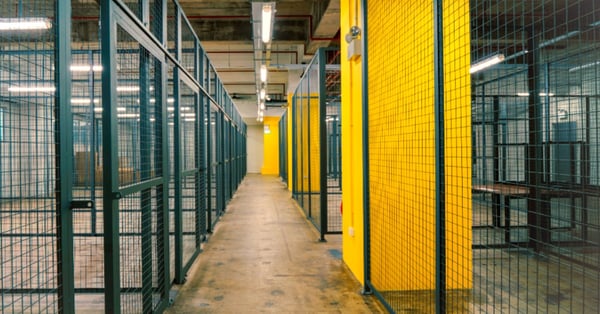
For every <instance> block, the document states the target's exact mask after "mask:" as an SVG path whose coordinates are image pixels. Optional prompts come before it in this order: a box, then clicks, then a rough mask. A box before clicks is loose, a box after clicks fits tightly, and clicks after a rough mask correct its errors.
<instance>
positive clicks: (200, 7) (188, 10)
mask: <svg viewBox="0 0 600 314" xmlns="http://www.w3.org/2000/svg"><path fill="white" fill-rule="evenodd" d="M179 3H180V5H181V7H182V8H183V10H184V12H185V14H186V16H187V17H188V19H189V21H190V24H191V25H192V27H193V28H194V30H195V32H196V34H197V35H198V37H199V39H200V41H201V43H202V46H203V47H204V49H205V51H206V52H207V54H208V56H209V58H210V60H211V61H212V63H213V65H214V66H215V68H216V70H217V72H218V73H219V76H220V78H221V80H222V81H223V84H224V85H225V88H226V89H227V91H228V92H229V94H230V95H232V97H233V100H234V103H235V104H236V106H237V107H238V109H239V111H240V113H241V115H242V117H243V118H244V120H245V121H246V123H247V124H256V123H257V122H256V115H257V87H256V86H257V84H256V77H257V75H256V73H255V72H256V67H255V62H254V61H255V60H254V59H255V58H256V55H255V53H254V52H255V50H254V49H255V47H254V46H255V45H254V41H253V17H252V2H251V1H248V0H180V1H179ZM275 10H276V11H275V19H274V26H273V35H272V42H271V46H270V52H269V53H267V52H266V51H265V49H261V50H262V52H259V54H258V55H259V56H260V55H262V57H259V58H262V60H263V61H264V63H267V64H269V66H268V70H269V75H268V84H267V88H266V90H267V95H268V98H270V99H271V102H267V111H266V112H265V115H266V116H278V115H281V113H282V112H283V109H281V107H282V106H284V105H285V100H286V98H287V94H288V93H289V92H290V91H293V89H294V88H295V86H293V85H294V82H296V81H297V79H298V78H299V76H300V75H301V73H302V69H303V66H302V64H306V63H308V62H310V60H311V58H312V56H313V54H314V53H315V51H316V50H317V49H318V48H320V47H327V46H331V45H334V46H339V29H340V27H339V25H340V20H339V19H340V8H339V0H277V1H275ZM254 23H258V21H254ZM290 76H291V77H292V79H291V80H290Z"/></svg>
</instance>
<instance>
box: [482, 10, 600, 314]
mask: <svg viewBox="0 0 600 314" xmlns="http://www.w3.org/2000/svg"><path fill="white" fill-rule="evenodd" d="M471 12H472V23H471V25H472V27H471V41H472V43H473V44H472V52H471V58H472V64H473V65H472V67H471V72H472V73H473V74H472V78H473V90H472V95H473V96H472V101H473V113H472V120H473V144H474V150H473V153H474V157H473V179H474V183H473V184H474V191H475V192H477V193H474V194H473V220H474V221H473V241H474V243H473V245H474V250H473V266H474V281H473V283H474V295H475V296H477V297H478V298H480V299H482V300H484V301H485V302H484V303H483V304H481V305H478V306H477V307H476V308H478V309H482V310H486V311H526V312H586V311H590V312H595V311H598V309H599V308H600V300H599V298H598V293H599V291H600V283H599V280H598V278H599V277H598V276H599V274H600V273H599V270H600V268H599V265H600V254H599V252H600V251H599V249H600V238H599V237H598V234H599V230H600V227H599V224H598V222H599V221H598V217H599V215H598V207H597V195H598V179H597V171H596V170H595V169H596V168H597V167H596V165H597V164H598V162H597V160H598V154H597V153H596V152H597V150H596V148H595V147H597V146H598V139H597V137H596V135H595V134H596V133H597V132H596V122H595V121H596V116H597V110H596V109H595V108H596V102H597V101H596V99H597V95H598V86H597V85H598V84H597V82H598V75H597V62H596V60H598V57H599V55H598V53H597V52H596V51H597V46H598V44H597V39H598V38H599V37H598V36H599V33H598V29H597V26H596V25H597V21H598V20H600V6H599V5H598V3H596V2H595V1H551V2H547V3H544V4H539V5H528V4H525V3H505V4H496V3H490V2H489V1H472V2H471ZM506 13H510V14H506ZM595 23H596V24H595ZM496 58H497V59H502V60H501V61H502V62H500V64H497V65H494V66H488V67H481V66H480V67H479V68H475V70H474V66H475V65H478V64H479V65H480V64H482V63H481V62H482V61H485V60H495V59H496ZM488 274H495V275H494V276H489V275H488ZM532 299H534V300H535V302H531V300H532Z"/></svg>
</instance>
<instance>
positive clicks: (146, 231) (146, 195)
mask: <svg viewBox="0 0 600 314" xmlns="http://www.w3.org/2000/svg"><path fill="white" fill-rule="evenodd" d="M139 56H140V61H139V63H140V64H139V67H140V77H139V80H140V82H139V86H141V88H140V95H139V96H140V108H139V112H140V132H139V141H140V154H139V158H140V174H141V176H140V179H141V181H146V180H148V179H150V170H151V169H150V164H151V163H150V156H151V154H150V148H151V142H152V139H151V138H150V134H149V132H147V131H146V130H149V129H150V112H149V110H148V109H149V107H150V95H149V91H150V88H149V87H150V84H149V83H150V64H149V61H150V60H149V58H148V55H147V53H146V52H145V50H144V49H140V52H139ZM151 197H152V192H151V188H150V187H147V188H145V189H143V190H141V193H140V196H139V198H140V211H141V222H140V228H141V233H142V234H141V252H140V260H141V261H142V287H143V288H144V292H145V293H143V294H142V310H143V312H144V313H148V311H150V312H151V311H152V294H151V293H149V292H150V290H151V289H152V262H151V259H152V224H151V223H150V222H151V221H152V202H151Z"/></svg>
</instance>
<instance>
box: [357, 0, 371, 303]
mask: <svg viewBox="0 0 600 314" xmlns="http://www.w3.org/2000/svg"><path fill="white" fill-rule="evenodd" d="M367 1H368V0H361V1H360V6H361V13H360V16H361V19H362V27H363V31H362V35H361V42H362V51H363V53H362V66H361V72H362V80H361V89H362V106H361V109H362V146H363V147H362V159H363V160H362V167H363V190H362V192H363V204H362V205H363V229H364V231H363V274H364V282H365V284H364V286H363V291H362V293H363V294H371V293H373V289H372V288H371V245H370V244H371V243H370V241H371V229H370V228H371V222H370V221H371V216H370V207H369V206H370V190H369V62H368V61H369V57H368V56H369V54H368V52H369V45H368V43H369V41H368V34H369V32H368V16H369V15H368V5H367ZM354 14H358V12H355V13H354Z"/></svg>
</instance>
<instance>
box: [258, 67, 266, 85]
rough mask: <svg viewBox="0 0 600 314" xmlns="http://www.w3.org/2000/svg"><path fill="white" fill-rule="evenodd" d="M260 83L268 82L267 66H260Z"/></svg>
mask: <svg viewBox="0 0 600 314" xmlns="http://www.w3.org/2000/svg"><path fill="white" fill-rule="evenodd" d="M260 81H261V82H263V83H265V82H267V66H266V65H264V64H263V65H261V66H260Z"/></svg>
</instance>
